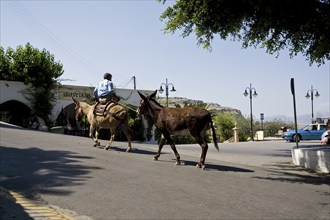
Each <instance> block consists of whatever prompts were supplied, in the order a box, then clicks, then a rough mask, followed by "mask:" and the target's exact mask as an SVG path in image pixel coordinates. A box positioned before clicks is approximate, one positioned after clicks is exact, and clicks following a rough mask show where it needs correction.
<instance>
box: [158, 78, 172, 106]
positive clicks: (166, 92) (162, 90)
mask: <svg viewBox="0 0 330 220" xmlns="http://www.w3.org/2000/svg"><path fill="white" fill-rule="evenodd" d="M163 85H164V86H165V95H166V107H168V92H169V91H168V86H170V85H171V86H172V89H171V91H170V92H175V91H176V90H175V89H174V85H173V84H172V83H168V81H167V79H166V83H162V84H160V88H159V90H158V91H159V93H163V92H164V89H163Z"/></svg>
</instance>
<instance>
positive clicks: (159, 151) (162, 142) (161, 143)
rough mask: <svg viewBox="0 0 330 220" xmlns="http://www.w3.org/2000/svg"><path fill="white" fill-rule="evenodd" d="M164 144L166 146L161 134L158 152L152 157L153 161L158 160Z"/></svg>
mask: <svg viewBox="0 0 330 220" xmlns="http://www.w3.org/2000/svg"><path fill="white" fill-rule="evenodd" d="M164 144H166V139H165V138H164V135H163V134H162V135H161V137H160V141H159V145H158V152H157V154H156V155H155V156H154V160H158V158H159V157H160V153H161V151H162V149H163V146H164Z"/></svg>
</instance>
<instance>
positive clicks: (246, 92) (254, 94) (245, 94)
mask: <svg viewBox="0 0 330 220" xmlns="http://www.w3.org/2000/svg"><path fill="white" fill-rule="evenodd" d="M248 91H249V92H248ZM253 91H254V93H253V96H257V95H258V94H257V91H256V89H255V88H252V84H251V83H250V87H246V88H245V92H244V93H243V95H244V96H248V95H250V96H249V98H250V140H252V141H253V140H254V139H253V114H252V92H253Z"/></svg>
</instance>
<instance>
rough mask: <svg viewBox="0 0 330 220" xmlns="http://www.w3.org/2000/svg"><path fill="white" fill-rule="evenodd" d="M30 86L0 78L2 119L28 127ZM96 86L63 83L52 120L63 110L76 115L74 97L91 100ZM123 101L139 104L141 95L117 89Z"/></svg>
mask: <svg viewBox="0 0 330 220" xmlns="http://www.w3.org/2000/svg"><path fill="white" fill-rule="evenodd" d="M28 88H29V86H27V85H25V84H24V83H22V82H17V81H1V80H0V120H1V121H4V122H8V123H12V124H15V125H19V126H23V127H26V126H27V125H28V123H29V119H30V117H31V104H30V102H29V100H28V99H27V98H26V95H27V89H28ZM93 90H94V87H87V86H72V85H61V86H60V88H59V89H58V90H56V91H55V98H56V102H55V103H54V107H53V110H52V120H53V121H54V122H55V121H56V120H58V118H59V116H60V114H61V112H63V111H65V112H66V114H67V115H74V107H75V104H74V102H73V100H72V98H75V99H78V100H81V101H82V100H91V98H92V96H93ZM139 91H140V92H141V93H143V94H151V93H152V92H153V91H150V90H139ZM116 94H117V95H118V96H120V97H122V99H121V101H120V102H121V103H123V104H126V105H133V106H136V107H137V106H139V103H140V100H141V98H140V96H139V94H138V93H137V90H132V89H119V88H117V89H116Z"/></svg>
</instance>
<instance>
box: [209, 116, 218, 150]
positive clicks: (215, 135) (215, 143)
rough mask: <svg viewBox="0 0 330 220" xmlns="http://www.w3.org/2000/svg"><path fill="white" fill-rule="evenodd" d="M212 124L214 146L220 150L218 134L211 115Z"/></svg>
mask: <svg viewBox="0 0 330 220" xmlns="http://www.w3.org/2000/svg"><path fill="white" fill-rule="evenodd" d="M210 125H211V129H212V136H213V142H214V147H215V148H216V149H217V150H218V151H219V146H218V140H217V134H216V133H215V128H214V125H213V121H212V118H211V115H210Z"/></svg>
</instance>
